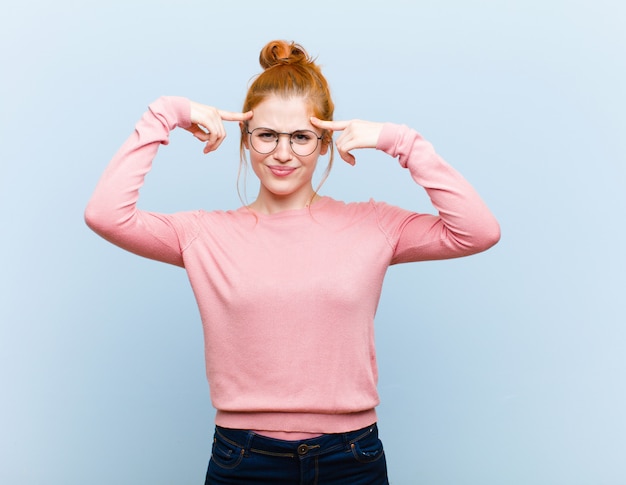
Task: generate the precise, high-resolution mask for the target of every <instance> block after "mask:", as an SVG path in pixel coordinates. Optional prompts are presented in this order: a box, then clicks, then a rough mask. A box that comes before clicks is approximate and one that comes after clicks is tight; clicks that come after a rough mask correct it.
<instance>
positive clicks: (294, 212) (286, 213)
mask: <svg viewBox="0 0 626 485" xmlns="http://www.w3.org/2000/svg"><path fill="white" fill-rule="evenodd" d="M332 200H333V199H332V198H331V197H328V196H326V195H322V196H320V197H319V199H317V201H316V202H315V203H314V204H312V205H307V206H306V207H302V208H301V209H287V210H283V211H279V212H274V213H273V214H264V213H262V212H257V211H255V210H254V209H250V208H249V207H247V206H243V207H240V208H239V209H238V210H237V211H238V212H244V213H246V212H247V213H248V214H252V215H254V216H255V217H257V218H258V219H264V220H276V219H283V218H286V217H299V216H301V215H303V214H307V215H308V214H309V213H311V212H315V210H317V209H319V208H322V207H323V206H325V205H326V204H328V203H329V202H330V201H332Z"/></svg>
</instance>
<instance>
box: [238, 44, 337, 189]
mask: <svg viewBox="0 0 626 485" xmlns="http://www.w3.org/2000/svg"><path fill="white" fill-rule="evenodd" d="M259 63H260V64H261V67H262V68H263V72H261V73H260V74H259V75H257V76H256V77H255V78H254V79H253V80H252V83H251V84H250V87H249V88H248V92H247V94H246V98H245V100H244V103H243V109H242V112H243V113H246V112H248V111H251V110H253V109H254V108H255V107H256V106H258V105H259V104H261V103H262V102H263V101H265V99H267V98H268V97H269V96H272V95H277V96H281V97H285V98H289V97H292V96H293V97H302V98H304V100H305V101H306V103H307V104H308V105H309V108H310V110H311V115H312V116H315V117H316V118H319V119H321V120H329V121H330V120H332V119H333V113H334V111H335V104H334V103H333V100H332V98H331V95H330V88H329V86H328V82H327V81H326V78H325V77H324V75H323V74H322V70H321V69H320V67H319V66H318V65H317V64H315V60H314V59H312V58H311V57H310V56H309V54H307V52H306V51H305V50H304V48H303V47H302V46H300V45H299V44H296V43H294V42H287V41H284V40H273V41H271V42H269V43H268V44H266V45H265V47H263V49H262V50H261V54H260V55H259ZM245 136H247V135H246V132H245V130H242V133H241V143H240V150H241V159H242V162H244V161H245V149H244V137H245ZM322 137H323V138H322V143H325V144H327V145H328V147H329V149H330V156H329V160H328V166H327V167H326V170H325V172H324V176H323V178H322V182H320V184H319V185H320V186H321V185H322V183H323V182H324V180H326V177H328V174H329V173H330V169H331V167H332V163H333V144H332V132H330V131H327V130H324V131H323V133H322ZM318 189H319V187H318Z"/></svg>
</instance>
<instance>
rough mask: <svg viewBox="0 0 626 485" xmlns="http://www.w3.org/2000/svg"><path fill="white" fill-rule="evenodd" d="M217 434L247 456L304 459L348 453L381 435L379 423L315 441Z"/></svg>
mask: <svg viewBox="0 0 626 485" xmlns="http://www.w3.org/2000/svg"><path fill="white" fill-rule="evenodd" d="M215 433H216V434H217V435H219V436H220V437H221V438H222V439H223V440H225V441H226V442H228V443H230V444H231V445H233V446H236V447H238V448H242V449H243V450H245V453H246V454H247V453H259V454H264V455H272V456H284V457H290V458H293V457H296V456H300V457H304V456H306V455H322V454H325V453H331V452H334V451H336V450H338V449H342V448H345V449H349V448H350V445H351V444H352V443H355V442H356V441H359V440H361V439H363V438H364V437H366V436H368V435H370V434H371V433H376V435H378V427H377V425H376V423H374V424H372V425H370V426H366V427H365V428H361V429H358V430H355V431H349V432H346V433H332V434H324V435H322V436H318V437H316V438H309V439H305V440H296V441H287V440H279V439H276V438H269V437H267V436H262V435H260V434H257V433H255V432H253V431H248V430H244V429H230V428H222V427H221V426H216V427H215Z"/></svg>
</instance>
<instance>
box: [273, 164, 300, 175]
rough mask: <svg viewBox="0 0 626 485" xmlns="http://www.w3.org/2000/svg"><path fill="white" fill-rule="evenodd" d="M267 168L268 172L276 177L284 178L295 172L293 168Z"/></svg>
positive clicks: (278, 166)
mask: <svg viewBox="0 0 626 485" xmlns="http://www.w3.org/2000/svg"><path fill="white" fill-rule="evenodd" d="M267 168H269V169H270V172H272V173H273V174H274V175H275V176H276V177H286V176H287V175H290V174H292V173H293V172H295V170H296V169H295V167H283V166H281V165H270V166H268V167H267Z"/></svg>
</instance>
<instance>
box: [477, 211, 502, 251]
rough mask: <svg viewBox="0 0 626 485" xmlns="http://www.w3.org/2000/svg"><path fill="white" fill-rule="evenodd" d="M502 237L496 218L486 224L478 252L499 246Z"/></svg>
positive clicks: (478, 243) (478, 245)
mask: <svg viewBox="0 0 626 485" xmlns="http://www.w3.org/2000/svg"><path fill="white" fill-rule="evenodd" d="M501 235H502V234H501V232H500V224H499V223H498V221H497V220H496V219H495V218H493V219H492V220H491V221H489V222H488V223H485V224H484V225H483V229H482V231H481V232H480V238H479V240H478V241H477V250H478V252H481V251H486V250H487V249H489V248H491V247H493V246H495V245H496V244H498V242H499V241H500V237H501Z"/></svg>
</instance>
